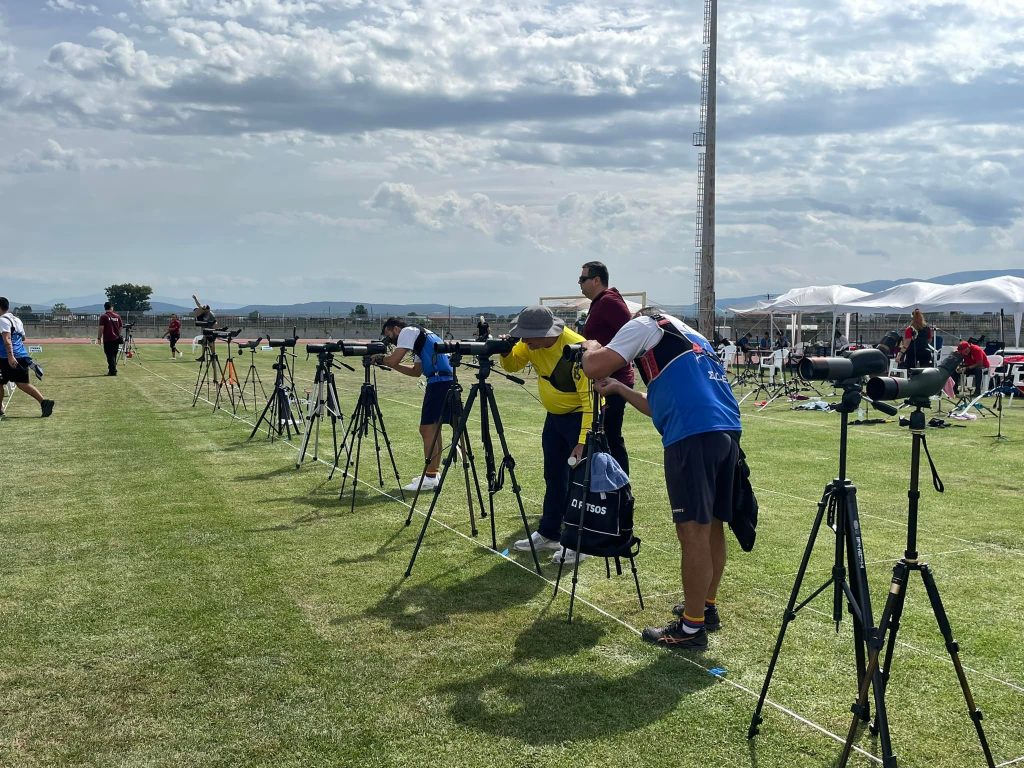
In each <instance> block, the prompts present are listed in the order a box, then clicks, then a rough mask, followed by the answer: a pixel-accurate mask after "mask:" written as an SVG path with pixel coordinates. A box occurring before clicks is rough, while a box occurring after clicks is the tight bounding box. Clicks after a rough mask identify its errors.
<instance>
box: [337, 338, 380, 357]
mask: <svg viewBox="0 0 1024 768" xmlns="http://www.w3.org/2000/svg"><path fill="white" fill-rule="evenodd" d="M387 351H388V348H387V345H386V344H384V342H382V341H368V342H367V343H365V344H347V343H344V342H342V344H341V354H343V355H345V357H366V356H367V355H384V354H387Z"/></svg>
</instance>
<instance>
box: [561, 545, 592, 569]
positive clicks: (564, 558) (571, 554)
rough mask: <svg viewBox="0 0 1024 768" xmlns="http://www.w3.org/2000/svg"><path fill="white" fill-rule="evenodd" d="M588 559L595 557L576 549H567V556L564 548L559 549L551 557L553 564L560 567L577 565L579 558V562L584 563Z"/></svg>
mask: <svg viewBox="0 0 1024 768" xmlns="http://www.w3.org/2000/svg"><path fill="white" fill-rule="evenodd" d="M588 557H593V555H588V554H586V553H585V552H577V551H576V550H575V549H566V550H565V555H563V554H562V548H561V547H559V548H558V551H557V552H555V554H553V555H552V556H551V562H552V563H553V564H554V565H559V564H560V563H561V564H564V565H573V564H575V563H576V559H577V558H579V561H580V562H581V563H582V562H583V561H584V560H586V559H587V558H588Z"/></svg>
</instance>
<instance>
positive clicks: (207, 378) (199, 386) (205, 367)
mask: <svg viewBox="0 0 1024 768" xmlns="http://www.w3.org/2000/svg"><path fill="white" fill-rule="evenodd" d="M224 331H227V328H225V329H224ZM215 333H216V332H215V331H213V330H212V329H209V328H203V341H202V345H203V346H202V349H203V353H202V355H201V356H200V358H199V374H198V375H197V376H196V389H195V392H193V393H192V407H193V408H195V407H196V403H197V402H199V395H200V394H202V391H203V386H204V385H205V386H206V399H207V400H209V399H210V385H211V384H212V385H213V386H215V387H216V388H217V391H218V393H219V392H220V386H221V385H220V383H221V380H222V379H223V378H224V368H223V366H222V365H221V364H220V358H219V357H217V345H216V342H217V337H216V336H215V335H214V334H215ZM211 377H212V378H211ZM214 410H216V407H215V408H214Z"/></svg>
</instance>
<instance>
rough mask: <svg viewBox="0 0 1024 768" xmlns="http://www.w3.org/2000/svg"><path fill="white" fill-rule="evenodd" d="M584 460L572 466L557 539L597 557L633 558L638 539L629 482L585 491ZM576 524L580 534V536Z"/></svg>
mask: <svg viewBox="0 0 1024 768" xmlns="http://www.w3.org/2000/svg"><path fill="white" fill-rule="evenodd" d="M586 467H587V460H586V459H583V460H582V461H580V463H579V464H577V465H576V467H575V468H574V469H573V472H572V477H571V479H570V483H569V501H568V504H567V506H566V510H565V517H564V518H563V520H562V535H561V537H560V539H559V542H560V543H561V544H562V546H564V547H567V548H569V549H576V548H577V546H578V547H579V551H580V552H582V553H583V554H585V555H596V556H597V557H636V555H637V554H638V553H639V551H640V539H638V538H636V537H635V536H634V535H633V506H634V500H633V492H632V490H631V488H630V485H629V483H627V484H626V485H624V486H623V487H622V488H619V489H618V490H615V491H608V492H600V491H589V492H588V491H587V486H586ZM580 526H582V529H583V533H582V537H581V535H580Z"/></svg>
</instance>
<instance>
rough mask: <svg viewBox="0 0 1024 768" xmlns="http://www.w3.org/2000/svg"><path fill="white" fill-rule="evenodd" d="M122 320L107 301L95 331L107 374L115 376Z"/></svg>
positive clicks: (122, 325)
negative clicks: (104, 356)
mask: <svg viewBox="0 0 1024 768" xmlns="http://www.w3.org/2000/svg"><path fill="white" fill-rule="evenodd" d="M122 328H124V321H123V320H121V316H120V315H119V314H117V312H115V311H114V305H113V304H111V303H110V302H109V301H108V302H106V303H105V304H104V305H103V314H102V315H100V325H99V329H98V330H97V332H96V341H97V343H100V344H102V345H103V354H104V355H106V356H107V376H117V350H118V348H119V347H120V346H121V341H122V339H121V329H122Z"/></svg>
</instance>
